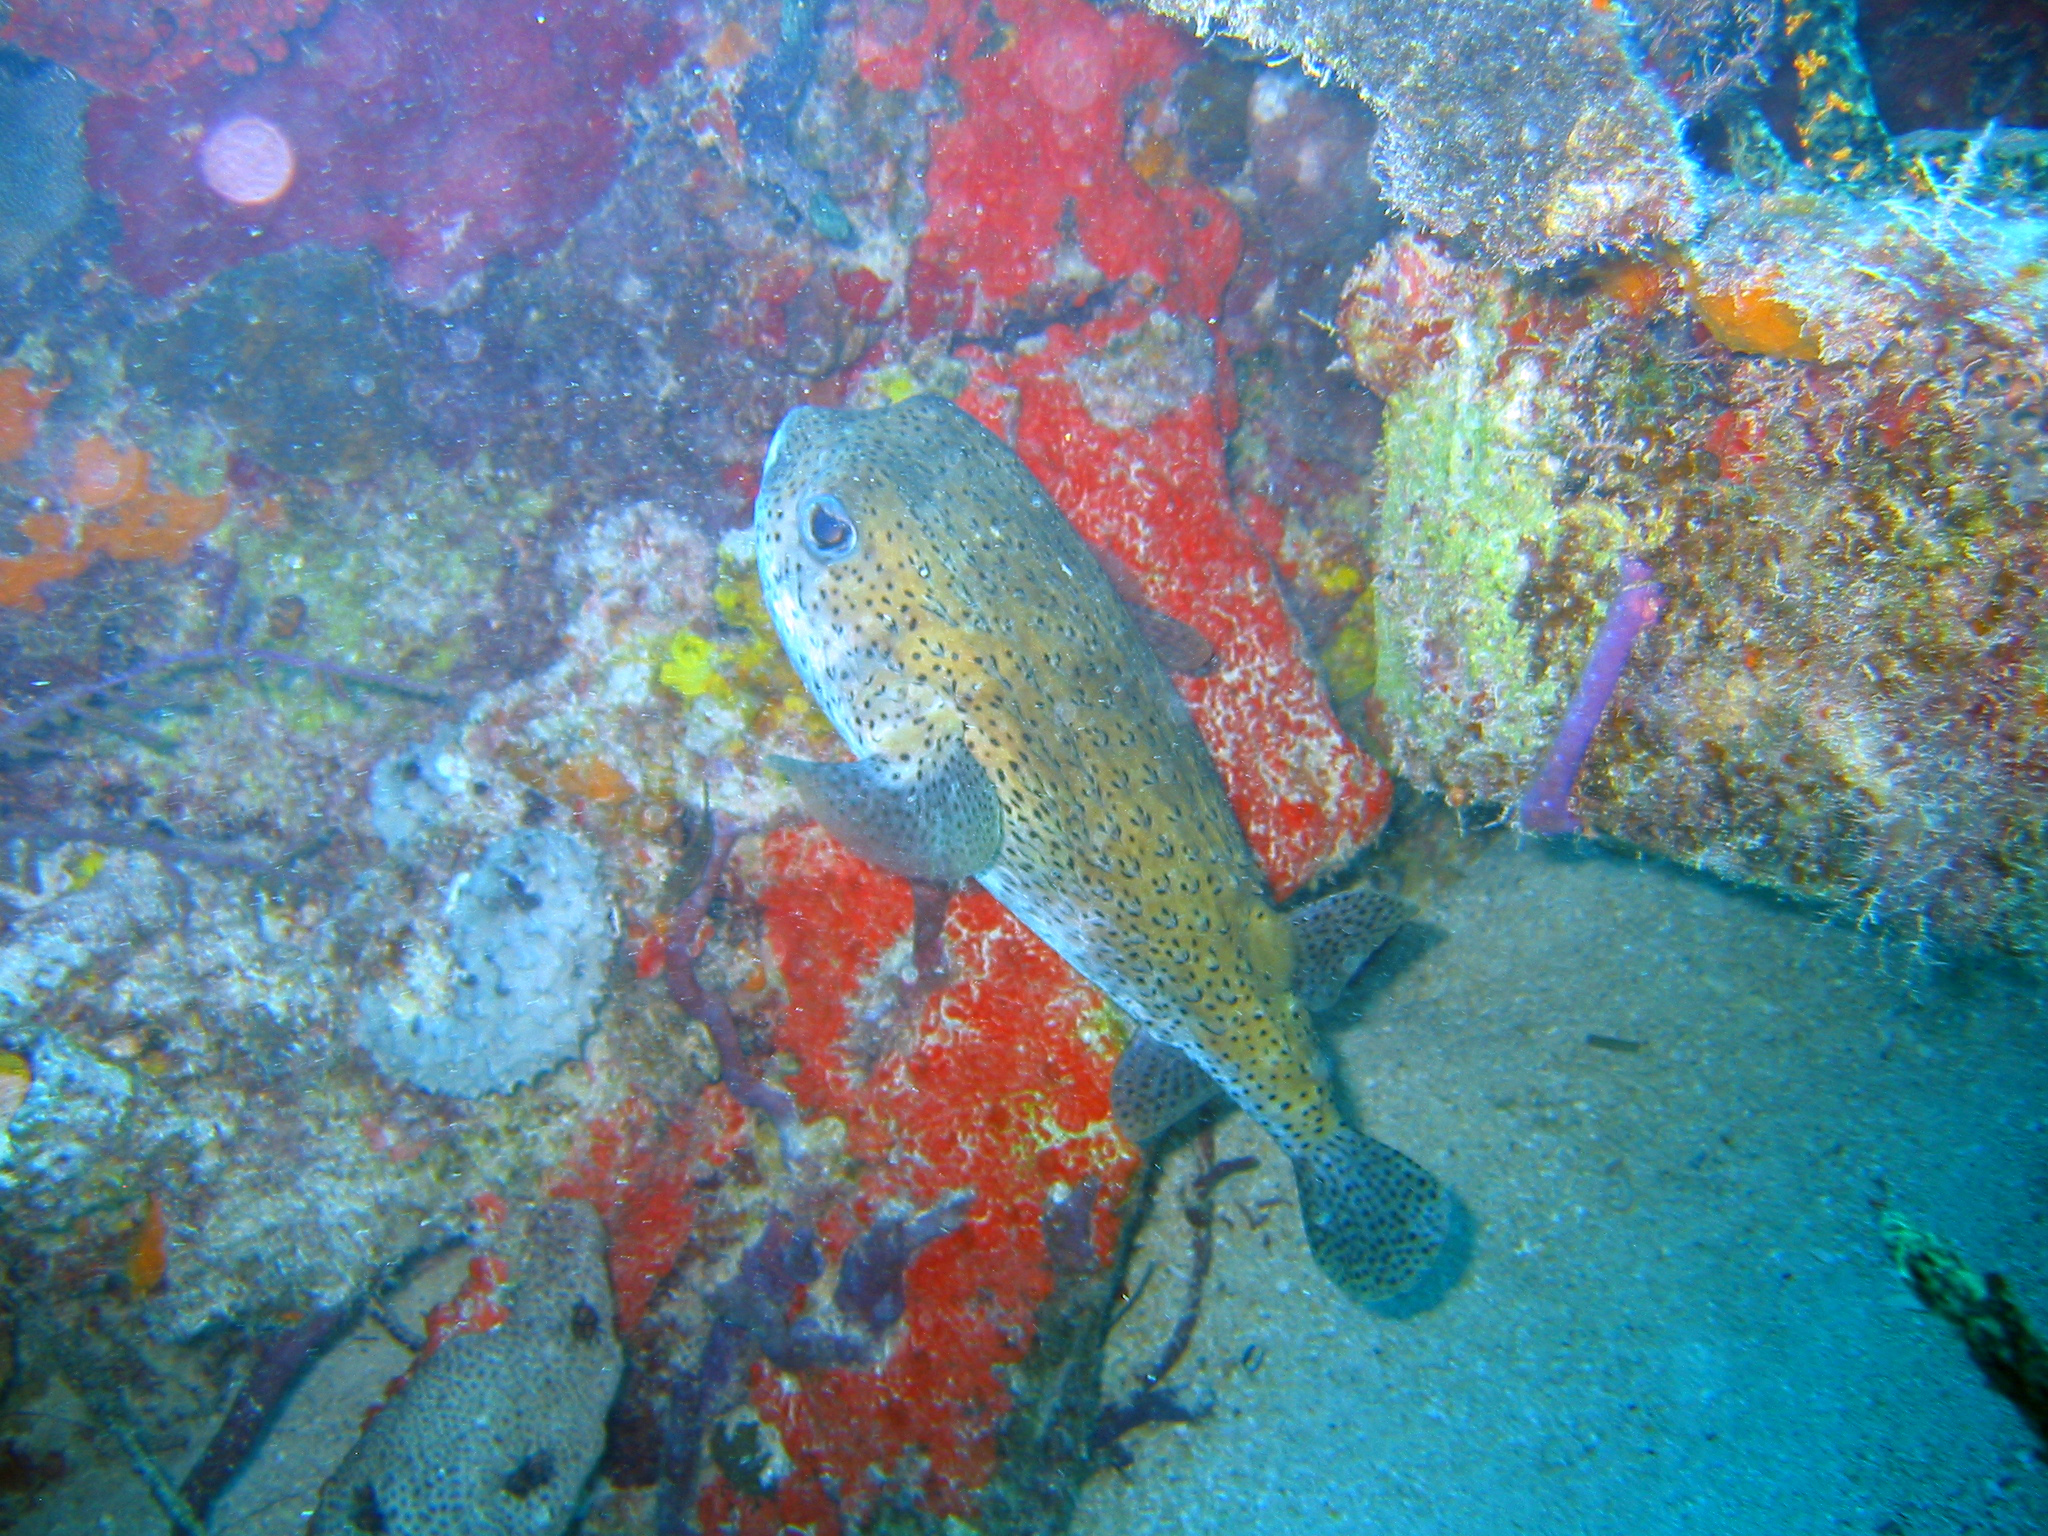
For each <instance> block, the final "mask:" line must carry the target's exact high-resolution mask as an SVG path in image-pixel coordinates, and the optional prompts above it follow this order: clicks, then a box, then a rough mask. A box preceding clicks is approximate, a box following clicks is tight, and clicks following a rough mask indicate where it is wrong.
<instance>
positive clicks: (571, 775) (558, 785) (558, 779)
mask: <svg viewBox="0 0 2048 1536" xmlns="http://www.w3.org/2000/svg"><path fill="white" fill-rule="evenodd" d="M555 789H556V792H557V793H559V794H560V795H561V797H562V798H563V799H565V800H588V801H590V802H592V803H593V804H596V805H616V804H618V803H619V802H620V801H621V800H630V799H631V798H632V797H633V781H632V780H631V779H629V778H627V777H626V776H625V775H624V774H623V773H621V772H619V770H618V769H616V768H614V767H613V766H612V765H611V764H610V763H608V762H606V761H605V760H604V759H603V758H601V757H578V758H572V759H570V760H569V761H568V762H566V763H564V764H562V766H561V767H560V768H558V769H556V770H555Z"/></svg>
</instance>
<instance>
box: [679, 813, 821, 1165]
mask: <svg viewBox="0 0 2048 1536" xmlns="http://www.w3.org/2000/svg"><path fill="white" fill-rule="evenodd" d="M705 817H706V819H707V824H708V827H709V830H710V835H711V846H710V854H709V857H708V858H707V859H706V860H705V863H704V868H703V873H702V874H700V875H699V876H698V877H697V883H696V885H695V887H694V888H693V889H692V890H691V891H690V894H689V895H688V896H686V897H684V898H683V903H682V905H681V906H680V907H678V908H677V909H676V914H675V920H674V922H673V924H672V925H671V926H670V928H669V935H668V944H667V946H666V948H665V950H664V953H663V956H662V969H663V974H664V976H665V977H666V978H667V981H668V993H669V996H670V997H671V998H673V999H674V1000H675V1003H676V1006H677V1007H679V1008H681V1009H682V1010H683V1011H684V1012H685V1013H687V1014H689V1015H690V1016H691V1017H692V1018H695V1019H701V1020H702V1021H703V1023H704V1027H705V1029H707V1030H709V1031H710V1033H711V1043H712V1045H713V1046H714V1047H715V1048H716V1050H717V1052H718V1080H719V1081H720V1082H721V1083H723V1084H724V1085H725V1090H726V1092H728V1093H730V1094H731V1095H732V1096H733V1097H734V1098H735V1099H737V1100H739V1102H740V1103H742V1104H744V1105H745V1106H746V1107H747V1108H749V1109H752V1110H757V1111H759V1112H760V1113H761V1114H763V1115H766V1116H767V1117H768V1121H769V1123H770V1124H772V1125H773V1126H774V1127H775V1135H776V1139H777V1140H778V1141H780V1142H781V1144H782V1155H783V1158H784V1160H785V1161H787V1162H788V1163H790V1164H791V1165H792V1166H795V1165H796V1164H798V1163H800V1162H802V1161H803V1158H804V1135H803V1117H802V1116H801V1115H800V1114H799V1113H798V1112H797V1107H796V1100H795V1099H793V1098H791V1097H790V1096H789V1095H788V1094H787V1093H785V1092H783V1091H782V1089H780V1088H777V1087H776V1086H775V1085H774V1084H772V1083H769V1082H767V1081H765V1080H763V1078H762V1077H761V1075H760V1074H759V1073H758V1072H756V1071H755V1070H754V1069H753V1067H752V1066H750V1065H749V1064H748V1062H747V1057H746V1052H745V1051H744V1050H742V1049H741V1047H740V1032H739V1025H738V1024H737V1023H736V1022H735V1021H734V1019H733V1016H732V1009H731V1008H730V1007H729V1006H728V1005H727V1003H726V1001H725V999H724V998H723V997H722V996H720V995H719V994H718V993H716V992H714V991H712V990H711V989H710V988H708V987H706V986H705V985H704V984H703V983H702V982H701V981H700V980H699V979H698V976H697V952H698V948H699V945H698V930H699V929H700V928H702V927H703V926H704V920H705V919H706V918H707V917H708V916H710V913H711V902H712V898H713V897H714V896H716V895H717V893H718V889H719V886H720V885H721V884H723V882H724V880H725V870H726V865H727V864H728V863H730V862H731V859H732V849H733V844H734V843H736V842H737V841H738V840H739V838H740V836H741V834H742V833H744V832H745V831H747V830H748V829H747V828H745V827H743V826H741V825H740V824H739V823H738V822H735V821H733V820H732V819H731V818H729V817H727V816H725V815H723V814H722V813H720V812H717V811H707V812H706V813H705Z"/></svg>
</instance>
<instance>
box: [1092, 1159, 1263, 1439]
mask: <svg viewBox="0 0 2048 1536" xmlns="http://www.w3.org/2000/svg"><path fill="white" fill-rule="evenodd" d="M1197 1145H1198V1148H1199V1157H1200V1161H1201V1172H1200V1173H1198V1174H1197V1175H1196V1176H1195V1178H1194V1179H1193V1180H1191V1181H1190V1182H1189V1184H1188V1199H1187V1203H1186V1204H1185V1205H1184V1206H1183V1207H1182V1212H1183V1214H1184V1215H1185V1216H1186V1217H1187V1223H1188V1231H1189V1234H1190V1244H1189V1246H1190V1250H1191V1251H1190V1254H1189V1261H1188V1282H1187V1292H1186V1299H1185V1300H1184V1301H1183V1303H1182V1305H1181V1311H1180V1316H1179V1317H1178V1318H1177V1319H1175V1321H1174V1325H1173V1331H1172V1332H1171V1333H1170V1334H1168V1335H1167V1337H1166V1342H1165V1343H1164V1344H1163V1345H1162V1346H1161V1347H1160V1350H1159V1354H1158V1356H1157V1357H1156V1358H1155V1359H1154V1360H1153V1362H1152V1366H1151V1368H1150V1369H1149V1370H1147V1371H1146V1372H1145V1373H1144V1374H1143V1376H1142V1377H1141V1378H1140V1380H1141V1382H1142V1383H1143V1384H1142V1385H1141V1386H1140V1387H1139V1389H1138V1390H1137V1391H1136V1392H1134V1393H1133V1394H1132V1395H1131V1396H1130V1397H1128V1398H1126V1399H1124V1401H1122V1402H1120V1403H1114V1404H1111V1405H1110V1406H1108V1407H1106V1408H1104V1409H1103V1410H1102V1412H1101V1413H1100V1414H1099V1415H1098V1416H1097V1418H1096V1421H1095V1430H1094V1433H1093V1434H1092V1435H1091V1436H1090V1443H1091V1444H1092V1445H1093V1447H1094V1449H1095V1451H1096V1453H1097V1454H1098V1455H1100V1456H1101V1457H1102V1458H1103V1459H1104V1460H1106V1461H1109V1462H1111V1463H1112V1464H1114V1465H1116V1466H1120V1467H1121V1466H1129V1465H1130V1461H1131V1455H1130V1452H1129V1451H1127V1450H1125V1449H1124V1448H1123V1446H1122V1445H1121V1444H1119V1442H1120V1441H1121V1440H1122V1439H1123V1437H1124V1436H1125V1435H1127V1434H1129V1433H1130V1432H1131V1431H1132V1430H1134V1429H1137V1428H1139V1427H1140V1426H1142V1425H1145V1424H1192V1423H1195V1422H1196V1421H1198V1420H1200V1419H1203V1418H1206V1417H1208V1415H1209V1413H1210V1410H1211V1409H1212V1408H1213V1406H1214V1405H1213V1404H1211V1403H1202V1404H1194V1403H1188V1402H1184V1401H1183V1400H1182V1399H1181V1397H1180V1394H1179V1393H1178V1392H1176V1391H1174V1390H1172V1389H1170V1388H1163V1387H1161V1386H1160V1382H1162V1381H1163V1380H1165V1378H1166V1376H1167V1374H1168V1373H1169V1372H1171V1371H1172V1370H1173V1368H1174V1367H1175V1366H1177V1365H1179V1364H1180V1362H1181V1360H1182V1358H1183V1357H1184V1356H1185V1355H1186V1354H1187V1351H1188V1346H1189V1344H1191V1343H1192V1342H1193V1341H1194V1337H1195V1329H1196V1327H1197V1326H1198V1325H1199V1324H1200V1322H1201V1315H1202V1294H1203V1291H1204V1290H1205V1289H1206V1287H1207V1285H1208V1280H1209V1266H1210V1264H1211V1263H1212V1262H1213V1260H1214V1258H1215V1251H1216V1247H1215V1233H1214V1225H1215V1219H1216V1188H1217V1186H1218V1185H1220V1184H1221V1183H1222V1182H1223V1181H1224V1180H1225V1179H1229V1178H1233V1177H1235V1176H1236V1175H1238V1174H1240V1173H1249V1172H1250V1171H1251V1170H1252V1169H1254V1168H1256V1167H1257V1166H1258V1159H1256V1158H1251V1157H1233V1158H1230V1159H1228V1160H1227V1161H1225V1162H1221V1163H1219V1162H1217V1161H1216V1137H1215V1133H1214V1132H1213V1131H1204V1132H1202V1134H1201V1137H1200V1139H1199V1141H1198V1143H1197ZM1145 1278H1146V1279H1147V1280H1149V1279H1150V1278H1151V1272H1150V1271H1149V1270H1148V1271H1147V1272H1146V1276H1145ZM1143 1291H1144V1286H1143V1284H1142V1283H1141V1284H1140V1285H1139V1287H1138V1291H1137V1292H1136V1293H1134V1294H1133V1295H1132V1297H1131V1299H1130V1302H1128V1303H1126V1304H1125V1305H1124V1307H1123V1308H1122V1309H1121V1310H1120V1311H1119V1312H1118V1313H1117V1314H1116V1316H1115V1317H1114V1318H1112V1319H1111V1323H1110V1326H1111V1327H1114V1326H1115V1324H1116V1322H1117V1321H1118V1320H1120V1319H1121V1318H1122V1316H1123V1315H1124V1313H1126V1312H1128V1311H1129V1310H1130V1305H1131V1303H1135V1302H1136V1300H1137V1298H1138V1295H1141V1294H1143Z"/></svg>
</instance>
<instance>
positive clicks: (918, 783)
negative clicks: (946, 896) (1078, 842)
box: [768, 741, 1003, 885]
mask: <svg viewBox="0 0 2048 1536" xmlns="http://www.w3.org/2000/svg"><path fill="white" fill-rule="evenodd" d="M768 763H769V766H771V767H773V768H778V769H780V770H781V771H782V772H783V773H785V774H787V775H788V776H789V779H790V782H791V783H793V784H795V785H796V789H797V793H798V795H800V796H801V797H802V799H803V802H804V809H805V810H807V811H809V812H810V813H811V814H812V815H813V816H815V817H817V819H818V820H819V821H820V822H822V823H823V824H824V827H825V830H826V831H828V832H830V833H831V834H832V835H833V836H834V837H836V838H838V839H839V840H840V841H841V842H842V843H844V844H846V846H847V847H849V848H851V849H852V850H853V851H854V852H855V853H857V854H859V855H860V856H861V857H862V858H864V859H866V860H867V861H868V862H869V863H871V864H879V865H880V866H881V867H882V868H884V869H887V870H892V871H894V872H895V873H896V874H899V875H906V876H908V877H909V878H910V879H912V880H925V881H929V882H930V883H931V884H933V885H958V884H960V882H961V881H963V880H967V879H970V878H971V877H973V876H975V875H978V874H980V873H981V872H982V871H983V870H985V869H987V868H988V867H989V865H991V864H993V863H995V861H996V858H997V856H998V855H999V854H1000V853H1001V852H1002V848H1003V811H1002V805H1001V803H1000V802H999V801H998V800H997V799H996V791H995V786H994V785H993V784H991V783H990V782H989V777H988V774H987V772H986V771H985V770H984V769H983V768H982V766H981V764H980V763H979V762H977V761H975V759H974V757H973V755H972V754H971V753H969V752H968V750H967V748H966V745H965V744H964V743H961V742H958V741H955V742H951V743H948V744H946V745H944V746H942V747H940V748H939V749H938V750H936V751H934V752H931V753H929V754H927V755H925V756H921V757H910V756H903V757H879V756H878V757H864V758H861V759H860V760H859V761H858V762H852V763H807V762H803V761H800V760H799V759H797V758H793V757H779V756H771V757H769V758H768Z"/></svg>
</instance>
